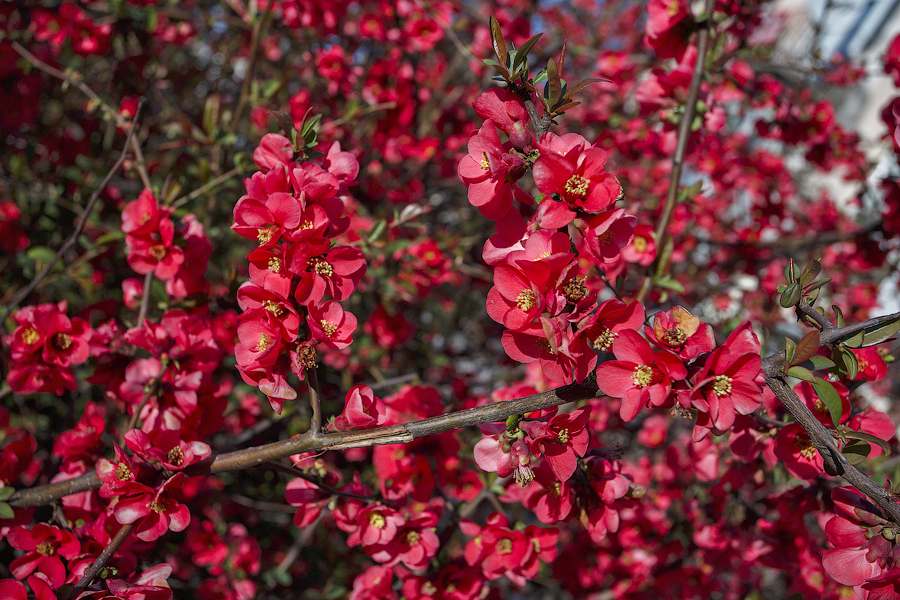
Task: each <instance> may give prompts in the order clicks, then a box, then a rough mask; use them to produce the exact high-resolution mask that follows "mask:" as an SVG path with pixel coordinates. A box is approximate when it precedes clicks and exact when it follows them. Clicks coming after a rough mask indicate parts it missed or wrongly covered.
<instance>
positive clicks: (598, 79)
mask: <svg viewBox="0 0 900 600" xmlns="http://www.w3.org/2000/svg"><path fill="white" fill-rule="evenodd" d="M601 81H605V82H607V83H610V80H609V79H603V78H602V77H590V78H588V79H582V80H581V81H579V82H578V83H576V84H575V85H574V86H572V87H571V88H569V89H568V90H566V95H565V96H563V97H564V98H571V97H572V94H577V93H578V92H580V91H581V90H583V89H584V88H586V87H588V86H589V85H594V84H595V83H600V82H601Z"/></svg>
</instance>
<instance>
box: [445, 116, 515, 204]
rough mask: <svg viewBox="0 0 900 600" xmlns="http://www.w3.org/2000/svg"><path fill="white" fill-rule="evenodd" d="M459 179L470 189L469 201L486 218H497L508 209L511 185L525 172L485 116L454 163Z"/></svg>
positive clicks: (511, 194) (511, 199) (491, 122)
mask: <svg viewBox="0 0 900 600" xmlns="http://www.w3.org/2000/svg"><path fill="white" fill-rule="evenodd" d="M457 170H458V173H459V179H460V181H462V182H463V184H465V186H466V187H467V188H468V190H469V202H471V203H472V205H473V206H475V207H477V208H478V209H479V210H480V211H481V214H483V215H484V216H485V217H486V218H488V219H499V218H500V217H502V216H504V215H505V214H506V213H507V212H509V209H510V207H511V206H512V201H513V186H514V184H515V182H516V181H517V180H518V179H519V178H520V177H522V175H524V174H525V163H524V160H523V159H522V157H521V156H519V155H517V154H513V153H510V152H507V151H506V149H505V148H504V145H503V144H502V143H501V142H500V136H499V135H497V128H496V126H495V125H494V122H493V121H491V120H490V119H488V120H487V121H485V122H484V124H483V125H482V126H481V128H480V129H476V130H475V131H473V132H472V135H471V136H470V137H469V153H468V154H467V155H466V156H464V157H463V158H462V160H461V161H459V166H458V167H457Z"/></svg>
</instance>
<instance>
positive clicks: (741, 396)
mask: <svg viewBox="0 0 900 600" xmlns="http://www.w3.org/2000/svg"><path fill="white" fill-rule="evenodd" d="M759 352H760V344H759V340H758V339H757V338H756V334H754V333H753V331H752V330H751V329H750V323H749V322H747V323H744V324H742V325H741V326H740V327H738V328H737V329H735V330H734V331H733V332H732V333H731V335H730V336H728V339H727V340H725V343H724V344H722V345H721V346H719V347H718V348H716V349H715V350H713V351H712V352H711V353H710V355H709V357H707V359H706V362H705V363H704V365H703V368H702V369H701V370H700V372H699V373H698V374H697V375H696V376H695V377H694V382H695V383H694V386H693V387H692V388H691V393H690V401H691V404H692V405H693V407H694V408H696V409H697V410H699V411H700V412H701V413H705V415H704V416H701V417H699V418H698V426H701V427H707V428H715V429H716V430H718V431H727V430H728V429H730V428H731V426H732V425H733V424H734V419H735V415H737V414H741V415H749V414H750V413H752V412H753V411H755V410H756V409H757V408H759V405H760V404H761V403H762V398H763V396H762V381H763V376H762V372H761V371H760V366H761V363H762V359H761V358H760V356H759ZM697 434H699V435H701V436H702V435H704V434H702V433H701V432H696V434H695V437H696V435H697Z"/></svg>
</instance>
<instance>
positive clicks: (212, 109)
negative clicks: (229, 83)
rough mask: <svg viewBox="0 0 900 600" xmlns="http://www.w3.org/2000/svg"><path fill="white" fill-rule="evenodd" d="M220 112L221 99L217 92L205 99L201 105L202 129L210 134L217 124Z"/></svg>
mask: <svg viewBox="0 0 900 600" xmlns="http://www.w3.org/2000/svg"><path fill="white" fill-rule="evenodd" d="M221 112H222V100H221V98H219V95H218V94H213V95H211V96H209V97H208V98H207V99H206V103H205V104H204V105H203V131H205V132H206V135H208V136H212V134H213V131H215V129H216V126H217V125H218V124H219V116H220V114H221Z"/></svg>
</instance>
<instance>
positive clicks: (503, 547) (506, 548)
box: [497, 538, 512, 554]
mask: <svg viewBox="0 0 900 600" xmlns="http://www.w3.org/2000/svg"><path fill="white" fill-rule="evenodd" d="M511 552H512V540H510V539H509V538H503V539H502V540H500V541H499V542H497V554H510V553H511Z"/></svg>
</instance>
